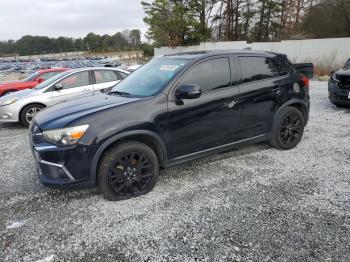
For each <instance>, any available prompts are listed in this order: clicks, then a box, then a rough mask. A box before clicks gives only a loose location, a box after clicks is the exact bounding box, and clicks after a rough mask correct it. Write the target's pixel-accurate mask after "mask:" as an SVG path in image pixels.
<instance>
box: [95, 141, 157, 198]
mask: <svg viewBox="0 0 350 262" xmlns="http://www.w3.org/2000/svg"><path fill="white" fill-rule="evenodd" d="M158 174H159V164H158V159H157V156H156V155H155V153H154V151H153V150H152V149H151V148H149V147H148V146H146V145H145V144H143V143H140V142H135V141H127V142H123V143H121V144H118V145H117V146H115V147H113V148H111V149H109V150H108V151H107V152H106V153H105V155H104V156H103V158H102V161H101V163H100V167H99V170H98V184H99V188H100V190H101V192H102V193H103V195H104V197H105V198H107V199H108V200H112V201H117V200H124V199H129V198H133V197H137V196H140V195H143V194H146V193H148V192H150V191H151V190H152V189H153V188H154V186H155V184H156V182H157V178H158Z"/></svg>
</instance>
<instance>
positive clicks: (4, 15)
mask: <svg viewBox="0 0 350 262" xmlns="http://www.w3.org/2000/svg"><path fill="white" fill-rule="evenodd" d="M0 10H1V14H0V40H8V39H14V40H17V39H19V38H20V37H22V36H23V35H47V36H50V37H58V36H69V37H82V36H85V35H86V34H88V33H89V32H94V33H98V34H115V33H116V32H118V31H122V30H124V29H134V28H138V29H141V31H142V32H143V33H145V31H146V30H147V27H146V25H145V24H144V22H143V16H144V12H143V9H142V6H141V0H32V1H31V0H0Z"/></svg>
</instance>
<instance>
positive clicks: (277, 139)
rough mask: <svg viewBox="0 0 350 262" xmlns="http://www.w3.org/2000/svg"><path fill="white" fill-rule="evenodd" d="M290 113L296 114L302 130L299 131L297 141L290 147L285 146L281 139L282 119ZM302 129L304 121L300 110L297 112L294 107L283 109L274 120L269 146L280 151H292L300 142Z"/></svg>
mask: <svg viewBox="0 0 350 262" xmlns="http://www.w3.org/2000/svg"><path fill="white" fill-rule="evenodd" d="M292 113H294V114H297V115H298V116H299V118H300V120H301V121H302V129H301V131H300V137H299V139H298V140H297V141H296V142H295V143H293V144H291V145H287V144H285V143H284V142H283V141H282V139H281V125H282V123H283V121H284V119H285V118H286V117H287V116H288V115H290V114H292ZM304 128H305V119H304V116H303V114H302V113H301V112H300V110H298V109H297V108H295V107H291V106H287V107H285V108H283V109H282V110H281V112H279V113H278V115H277V117H276V119H275V122H274V127H273V134H272V140H271V144H272V145H273V146H274V147H276V148H279V149H282V150H289V149H292V148H294V147H296V146H297V145H298V144H299V142H300V141H301V139H302V137H303V134H304Z"/></svg>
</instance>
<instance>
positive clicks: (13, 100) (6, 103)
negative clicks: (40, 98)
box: [0, 97, 19, 106]
mask: <svg viewBox="0 0 350 262" xmlns="http://www.w3.org/2000/svg"><path fill="white" fill-rule="evenodd" d="M18 100H19V98H16V97H15V98H9V99H7V100H5V101H4V102H2V103H0V106H7V105H11V104H13V103H16V102H17V101H18Z"/></svg>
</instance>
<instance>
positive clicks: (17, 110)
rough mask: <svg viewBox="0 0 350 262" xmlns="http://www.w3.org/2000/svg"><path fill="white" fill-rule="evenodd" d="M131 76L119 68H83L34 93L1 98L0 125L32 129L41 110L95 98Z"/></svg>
mask: <svg viewBox="0 0 350 262" xmlns="http://www.w3.org/2000/svg"><path fill="white" fill-rule="evenodd" d="M128 74H129V72H128V71H125V70H121V69H116V68H105V67H103V68H83V69H73V70H69V71H65V72H62V73H60V74H58V75H56V76H54V77H52V78H50V79H48V80H46V81H44V82H42V83H41V84H39V85H38V86H36V87H35V88H33V89H27V90H23V91H19V92H16V93H12V94H9V95H6V96H4V97H1V98H0V122H21V123H22V124H24V125H27V126H28V125H29V123H30V121H31V120H32V119H33V117H34V116H35V114H36V113H38V112H39V111H40V110H41V109H43V108H45V107H48V106H52V105H55V104H58V103H61V102H64V101H67V100H70V99H74V98H79V97H87V96H92V95H94V94H95V92H99V93H100V91H101V90H103V89H105V88H109V87H111V86H114V85H115V84H117V83H118V82H119V81H120V80H122V79H124V78H125V77H126V76H127V75H128Z"/></svg>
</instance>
